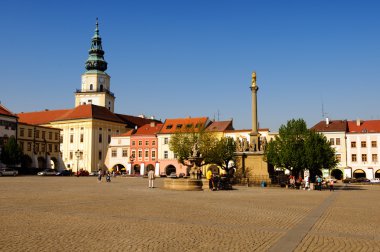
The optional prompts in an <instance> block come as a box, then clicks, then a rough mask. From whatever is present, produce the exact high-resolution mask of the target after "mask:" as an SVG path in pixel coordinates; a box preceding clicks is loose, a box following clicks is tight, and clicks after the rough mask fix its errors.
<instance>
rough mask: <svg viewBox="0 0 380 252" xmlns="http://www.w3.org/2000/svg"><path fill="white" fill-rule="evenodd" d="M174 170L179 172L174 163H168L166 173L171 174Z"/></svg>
mask: <svg viewBox="0 0 380 252" xmlns="http://www.w3.org/2000/svg"><path fill="white" fill-rule="evenodd" d="M172 172H175V173H177V169H176V168H175V166H174V165H168V166H166V168H165V173H166V175H167V176H169V175H170V173H172Z"/></svg>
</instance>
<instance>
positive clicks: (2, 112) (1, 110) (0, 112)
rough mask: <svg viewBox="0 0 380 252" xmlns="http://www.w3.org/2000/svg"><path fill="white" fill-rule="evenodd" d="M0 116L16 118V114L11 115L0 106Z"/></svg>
mask: <svg viewBox="0 0 380 252" xmlns="http://www.w3.org/2000/svg"><path fill="white" fill-rule="evenodd" d="M0 115H5V116H11V117H17V115H16V114H13V113H12V112H11V111H10V110H9V109H7V108H6V107H5V106H4V105H2V104H0Z"/></svg>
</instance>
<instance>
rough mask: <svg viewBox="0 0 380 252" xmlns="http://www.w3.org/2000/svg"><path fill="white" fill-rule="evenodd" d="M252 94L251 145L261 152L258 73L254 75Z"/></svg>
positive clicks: (254, 149) (253, 148)
mask: <svg viewBox="0 0 380 252" xmlns="http://www.w3.org/2000/svg"><path fill="white" fill-rule="evenodd" d="M250 89H251V93H252V131H251V133H250V134H249V135H250V144H251V148H252V150H253V151H258V150H259V132H258V120H257V91H258V90H259V87H258V86H257V84H256V72H253V73H252V83H251V87H250Z"/></svg>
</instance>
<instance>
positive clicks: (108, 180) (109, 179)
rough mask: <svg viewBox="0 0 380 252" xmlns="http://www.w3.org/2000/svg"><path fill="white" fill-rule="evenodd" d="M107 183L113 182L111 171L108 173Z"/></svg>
mask: <svg viewBox="0 0 380 252" xmlns="http://www.w3.org/2000/svg"><path fill="white" fill-rule="evenodd" d="M106 181H107V182H111V173H110V172H109V171H107V175H106Z"/></svg>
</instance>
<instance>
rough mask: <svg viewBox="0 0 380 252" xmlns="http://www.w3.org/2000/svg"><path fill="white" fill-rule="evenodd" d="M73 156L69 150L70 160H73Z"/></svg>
mask: <svg viewBox="0 0 380 252" xmlns="http://www.w3.org/2000/svg"><path fill="white" fill-rule="evenodd" d="M73 157H74V155H73V152H72V151H70V160H73Z"/></svg>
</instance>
